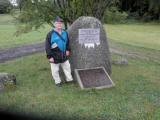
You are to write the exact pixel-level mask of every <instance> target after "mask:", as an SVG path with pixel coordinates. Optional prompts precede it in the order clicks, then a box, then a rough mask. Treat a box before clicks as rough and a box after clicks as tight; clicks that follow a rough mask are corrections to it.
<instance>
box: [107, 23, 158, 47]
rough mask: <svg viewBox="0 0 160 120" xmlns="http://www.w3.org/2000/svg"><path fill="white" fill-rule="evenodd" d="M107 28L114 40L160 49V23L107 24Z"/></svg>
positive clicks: (109, 35)
mask: <svg viewBox="0 0 160 120" xmlns="http://www.w3.org/2000/svg"><path fill="white" fill-rule="evenodd" d="M105 28H106V31H107V32H108V37H109V38H110V39H111V41H113V42H118V43H123V44H128V45H132V46H137V47H143V48H150V49H155V50H160V24H147V23H144V24H142V23H141V24H118V25H111V24H107V25H106V26H105Z"/></svg>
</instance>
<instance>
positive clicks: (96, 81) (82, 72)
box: [75, 67, 115, 89]
mask: <svg viewBox="0 0 160 120" xmlns="http://www.w3.org/2000/svg"><path fill="white" fill-rule="evenodd" d="M75 76H76V79H77V81H78V83H79V85H80V87H81V88H82V89H89V88H96V89H102V88H110V87H113V86H115V84H114V83H113V81H112V80H111V78H110V77H109V75H108V73H107V72H106V70H105V68H104V67H97V68H90V69H75Z"/></svg>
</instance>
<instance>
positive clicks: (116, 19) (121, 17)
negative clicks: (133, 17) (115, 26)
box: [104, 7, 128, 23]
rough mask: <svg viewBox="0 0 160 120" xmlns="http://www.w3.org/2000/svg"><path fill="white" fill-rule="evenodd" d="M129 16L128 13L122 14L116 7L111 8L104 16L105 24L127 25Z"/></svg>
mask: <svg viewBox="0 0 160 120" xmlns="http://www.w3.org/2000/svg"><path fill="white" fill-rule="evenodd" d="M127 17H128V14H127V13H126V12H120V11H118V9H117V8H116V7H111V8H109V9H107V10H106V12H105V16H104V22H105V23H125V22H126V19H127Z"/></svg>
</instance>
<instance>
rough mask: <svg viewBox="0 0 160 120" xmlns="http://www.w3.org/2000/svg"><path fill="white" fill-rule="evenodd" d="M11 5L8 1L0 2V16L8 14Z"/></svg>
mask: <svg viewBox="0 0 160 120" xmlns="http://www.w3.org/2000/svg"><path fill="white" fill-rule="evenodd" d="M11 8H12V5H11V3H10V1H9V0H0V14H4V13H9V12H10V10H11Z"/></svg>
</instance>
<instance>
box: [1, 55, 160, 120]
mask: <svg viewBox="0 0 160 120" xmlns="http://www.w3.org/2000/svg"><path fill="white" fill-rule="evenodd" d="M117 57H118V56H113V59H117ZM112 67H113V74H112V76H111V78H112V80H113V81H114V82H115V84H116V86H115V87H114V88H110V89H103V90H94V89H92V90H87V91H82V90H81V89H80V87H79V86H78V84H76V85H74V84H71V85H63V87H62V88H61V89H56V87H55V85H54V83H53V82H52V81H51V79H52V77H51V73H50V66H49V64H48V61H47V60H46V58H45V55H44V54H37V55H34V56H29V57H24V58H20V59H18V60H16V61H12V62H9V63H5V64H0V72H9V73H14V74H15V75H16V76H17V88H16V89H15V90H13V91H8V92H5V93H2V94H0V109H2V110H4V111H12V112H13V111H14V112H16V113H21V114H24V115H37V116H39V117H43V118H45V119H49V118H53V117H56V118H59V119H61V118H62V119H81V120H84V119H86V120H88V119H95V120H97V119H99V120H106V119H109V120H128V119H129V120H158V119H160V87H159V86H160V81H159V78H160V74H159V72H160V71H159V70H160V65H157V64H156V63H154V62H149V61H148V62H146V61H143V60H133V59H129V65H128V66H118V65H113V66H112Z"/></svg>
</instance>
